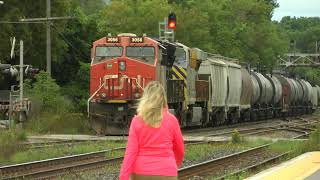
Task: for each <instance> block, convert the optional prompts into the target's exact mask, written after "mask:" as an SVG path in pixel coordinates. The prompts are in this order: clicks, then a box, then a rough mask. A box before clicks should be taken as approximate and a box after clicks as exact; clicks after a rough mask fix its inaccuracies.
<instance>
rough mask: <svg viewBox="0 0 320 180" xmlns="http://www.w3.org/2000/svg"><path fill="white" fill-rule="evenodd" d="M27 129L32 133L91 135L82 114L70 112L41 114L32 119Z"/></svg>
mask: <svg viewBox="0 0 320 180" xmlns="http://www.w3.org/2000/svg"><path fill="white" fill-rule="evenodd" d="M27 129H28V130H29V131H31V132H34V133H63V134H76V133H91V132H90V128H89V125H88V120H87V117H86V116H85V115H84V114H82V113H72V112H65V113H60V114H53V113H50V112H42V113H40V114H39V115H38V116H33V117H32V119H31V121H30V122H29V123H28V124H27Z"/></svg>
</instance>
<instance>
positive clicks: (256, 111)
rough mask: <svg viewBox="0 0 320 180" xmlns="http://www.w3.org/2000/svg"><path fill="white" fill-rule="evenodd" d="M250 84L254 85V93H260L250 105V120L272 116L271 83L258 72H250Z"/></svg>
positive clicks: (272, 94)
mask: <svg viewBox="0 0 320 180" xmlns="http://www.w3.org/2000/svg"><path fill="white" fill-rule="evenodd" d="M251 74H252V82H253V83H254V88H255V90H254V91H255V92H258V91H259V92H260V93H259V96H256V97H255V101H254V102H253V103H252V106H251V107H252V109H251V117H252V119H264V118H268V117H272V116H273V109H272V105H271V104H272V98H273V96H274V89H273V87H272V84H271V82H270V81H269V79H267V78H266V77H265V76H263V75H262V74H261V73H258V72H252V73H251Z"/></svg>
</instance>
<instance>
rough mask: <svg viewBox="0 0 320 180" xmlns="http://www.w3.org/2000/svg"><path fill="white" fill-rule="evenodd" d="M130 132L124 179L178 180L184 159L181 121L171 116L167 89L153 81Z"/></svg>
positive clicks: (139, 107) (122, 179)
mask: <svg viewBox="0 0 320 180" xmlns="http://www.w3.org/2000/svg"><path fill="white" fill-rule="evenodd" d="M137 112H138V115H136V116H134V117H133V119H132V121H131V125H130V130H129V137H128V143H127V147H126V152H125V157H124V160H123V164H122V167H121V171H120V180H128V179H129V177H130V176H131V179H141V180H143V179H155V180H156V179H159V180H160V179H168V180H171V179H178V178H177V170H178V167H179V166H180V165H181V163H182V160H183V156H184V144H183V138H182V134H181V130H180V127H179V123H178V120H177V119H176V117H175V116H174V115H172V114H171V113H169V111H168V108H167V98H166V94H165V91H164V88H163V87H162V85H161V84H160V83H159V82H156V81H153V82H150V83H149V84H148V85H147V87H146V88H145V89H144V93H143V96H142V98H141V100H140V102H139V105H138V109H137Z"/></svg>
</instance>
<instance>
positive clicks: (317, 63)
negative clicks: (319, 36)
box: [279, 40, 320, 68]
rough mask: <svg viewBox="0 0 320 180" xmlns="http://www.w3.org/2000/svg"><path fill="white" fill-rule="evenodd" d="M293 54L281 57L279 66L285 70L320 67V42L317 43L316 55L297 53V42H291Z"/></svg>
mask: <svg viewBox="0 0 320 180" xmlns="http://www.w3.org/2000/svg"><path fill="white" fill-rule="evenodd" d="M290 46H291V48H293V52H291V53H287V54H285V56H284V57H280V56H279V65H280V66H281V67H284V68H288V67H320V52H319V50H320V40H319V41H316V43H315V53H300V52H296V42H295V41H294V40H291V41H290Z"/></svg>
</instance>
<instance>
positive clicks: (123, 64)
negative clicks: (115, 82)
mask: <svg viewBox="0 0 320 180" xmlns="http://www.w3.org/2000/svg"><path fill="white" fill-rule="evenodd" d="M119 69H120V71H125V70H126V62H125V61H120V62H119Z"/></svg>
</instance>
